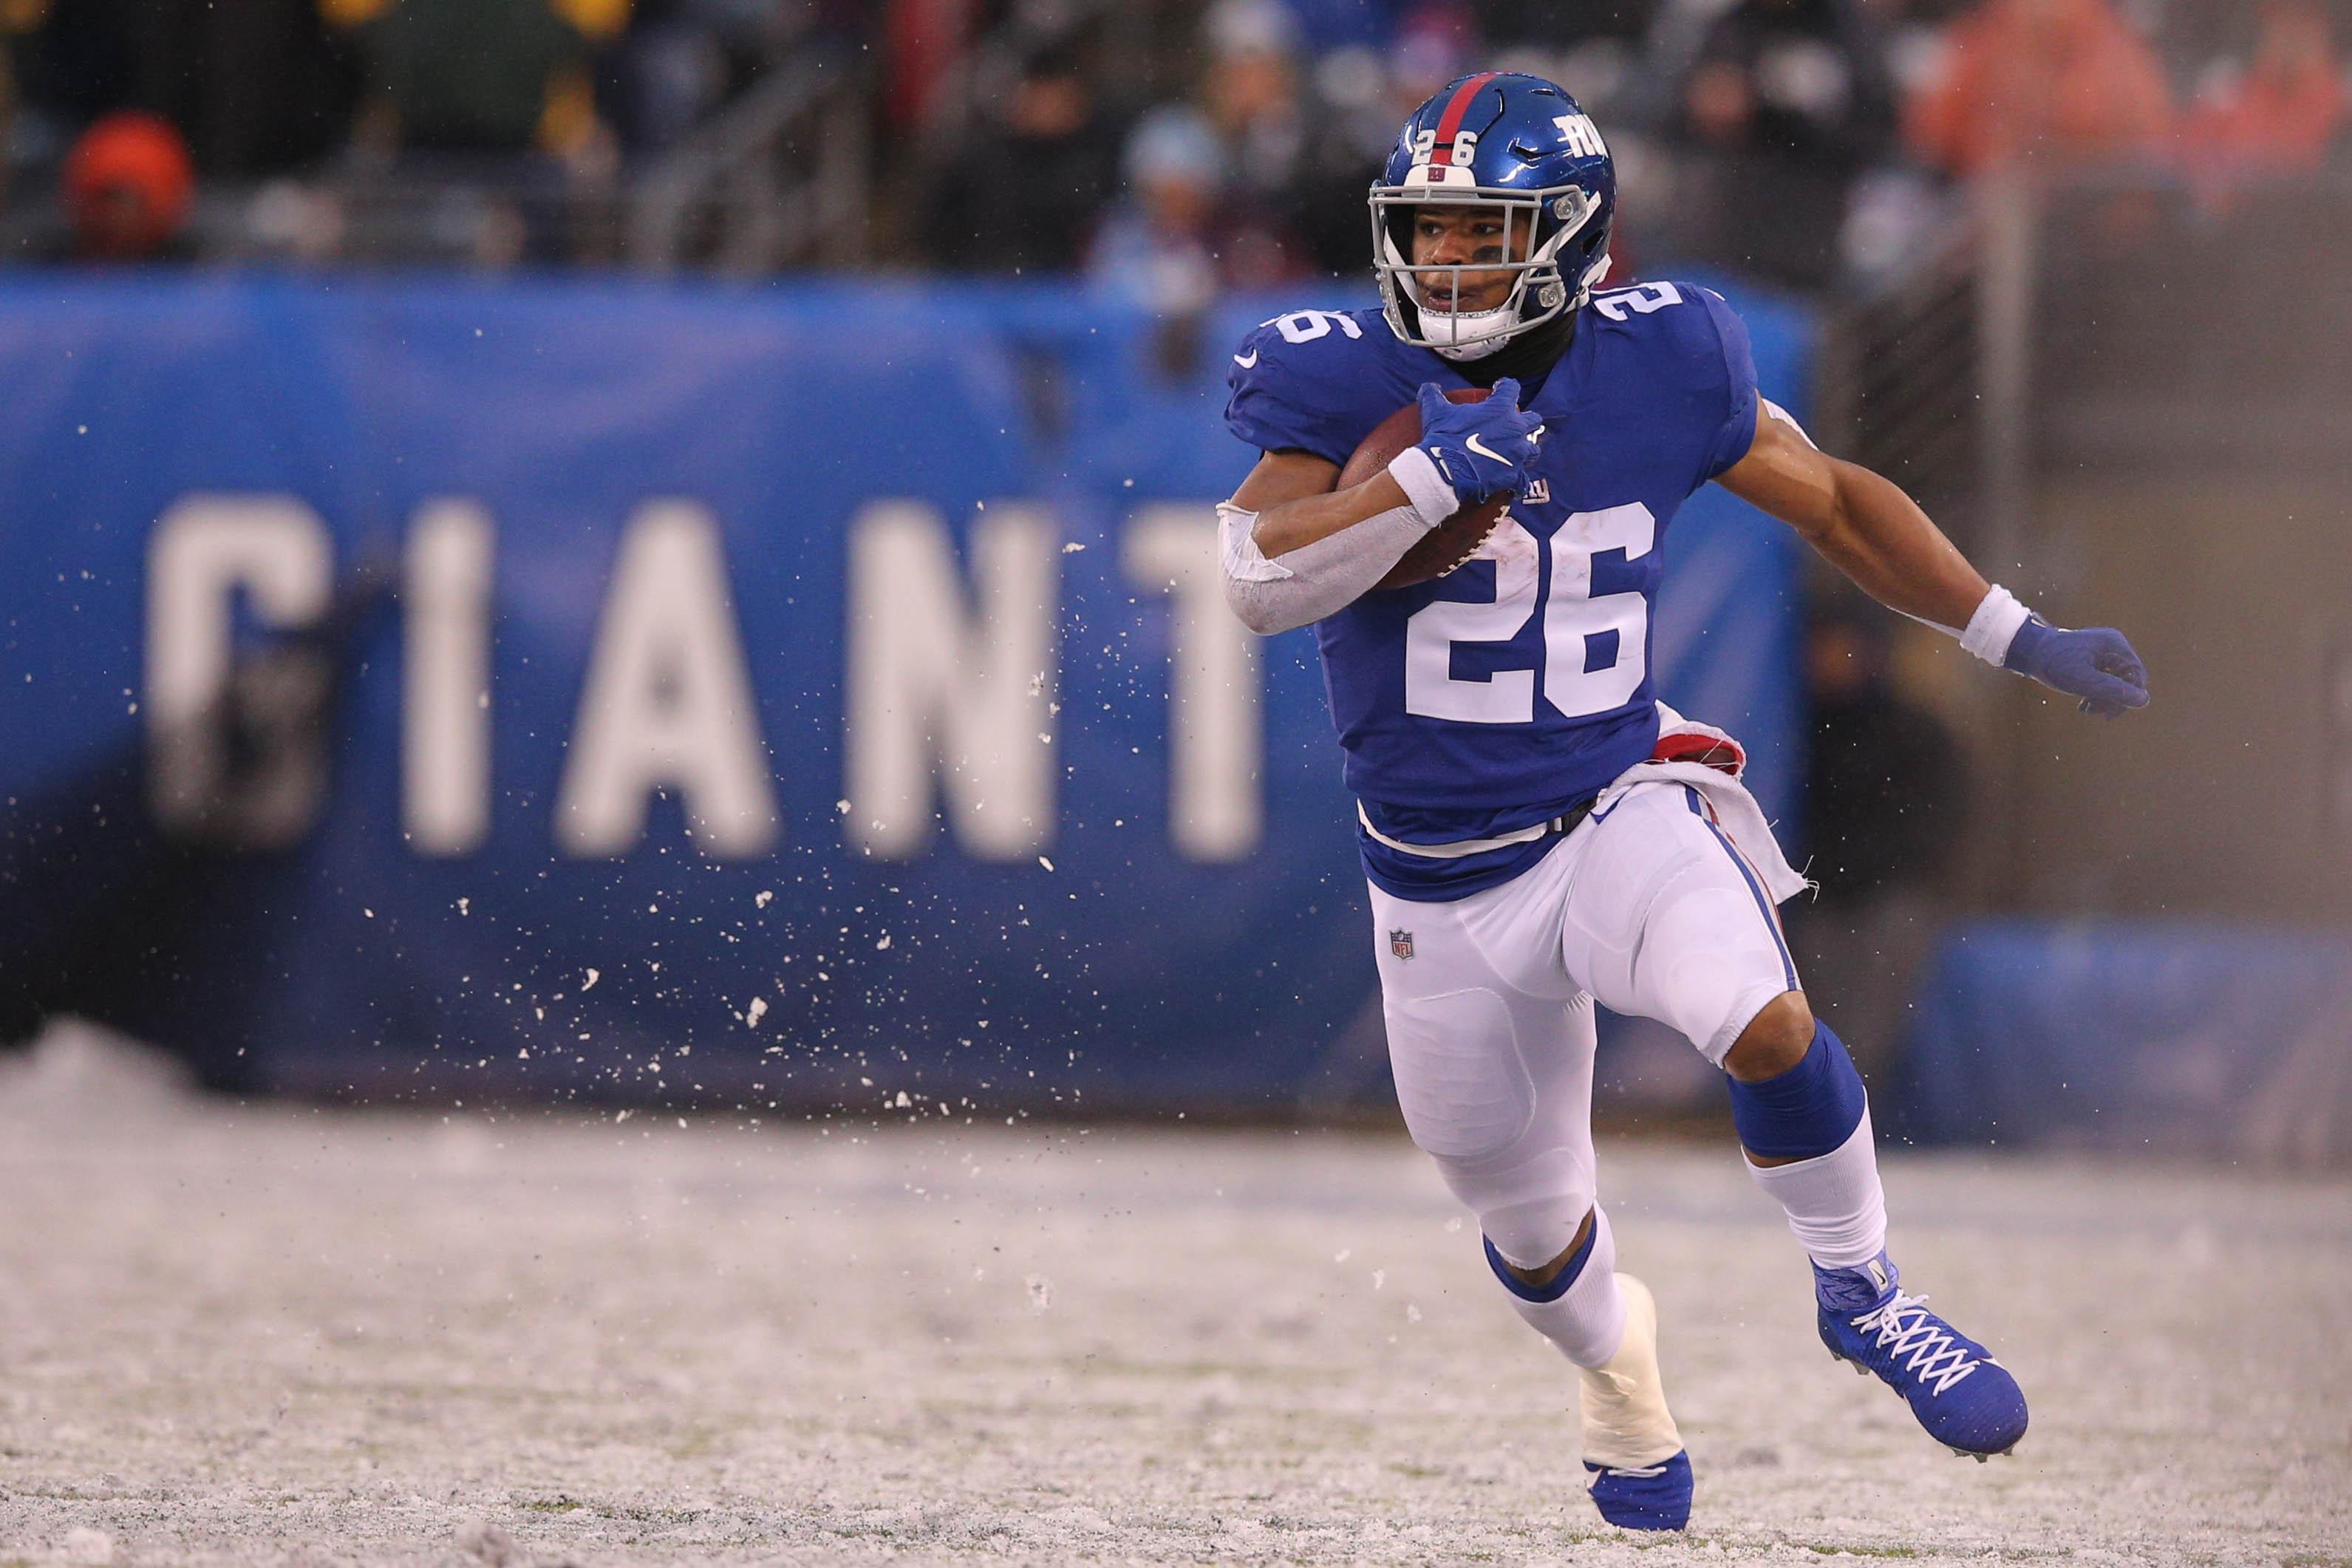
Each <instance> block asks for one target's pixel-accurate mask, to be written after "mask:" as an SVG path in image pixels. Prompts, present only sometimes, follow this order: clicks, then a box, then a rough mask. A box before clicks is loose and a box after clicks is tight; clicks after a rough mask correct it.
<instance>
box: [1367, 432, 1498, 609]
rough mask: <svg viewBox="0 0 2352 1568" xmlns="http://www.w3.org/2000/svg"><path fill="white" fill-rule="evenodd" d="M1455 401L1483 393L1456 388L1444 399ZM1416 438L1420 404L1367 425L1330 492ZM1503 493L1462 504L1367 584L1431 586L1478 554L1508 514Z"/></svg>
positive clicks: (1372, 469)
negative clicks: (1369, 430) (1384, 573)
mask: <svg viewBox="0 0 2352 1568" xmlns="http://www.w3.org/2000/svg"><path fill="white" fill-rule="evenodd" d="M1446 397H1447V399H1448V400H1450V401H1452V402H1454V403H1484V402H1486V388H1484V387H1479V386H1457V387H1455V388H1454V389H1453V390H1452V391H1451V392H1448V393H1447V394H1446ZM1420 439H1421V405H1420V404H1418V403H1408V404H1406V405H1404V406H1403V407H1402V408H1400V409H1398V410H1397V411H1396V412H1395V413H1394V414H1391V415H1390V416H1388V417H1387V418H1385V419H1383V420H1381V422H1380V423H1379V424H1378V425H1375V426H1372V433H1371V434H1370V435H1369V436H1367V437H1364V439H1363V441H1362V443H1361V444H1360V445H1359V446H1358V447H1356V450H1355V453H1354V455H1353V456H1351V457H1349V459H1348V466H1347V467H1346V468H1342V469H1340V470H1339V483H1338V484H1337V485H1336V486H1334V487H1333V488H1334V489H1343V490H1344V489H1347V488H1348V487H1349V486H1350V485H1360V484H1362V483H1363V482H1364V481H1365V480H1366V479H1370V478H1371V477H1372V476H1373V475H1374V474H1377V473H1379V472H1380V471H1381V469H1382V468H1387V467H1388V466H1389V464H1390V462H1391V460H1393V459H1394V458H1395V457H1396V455H1397V454H1398V453H1399V452H1402V451H1403V450H1404V449H1405V448H1406V447H1410V446H1412V444H1413V443H1414V442H1415V441H1418V440H1420ZM1510 505H1511V498H1510V497H1509V496H1508V495H1497V496H1489V497H1487V498H1486V500H1482V501H1480V502H1479V503H1478V504H1477V505H1476V506H1465V507H1464V508H1463V509H1462V510H1460V511H1457V512H1455V513H1454V515H1453V516H1452V517H1449V518H1447V519H1446V520H1445V521H1444V522H1441V523H1439V524H1438V525H1437V526H1436V527H1435V528H1433V529H1431V530H1430V531H1429V532H1428V533H1427V534H1426V535H1424V536H1423V538H1422V540H1421V541H1420V542H1418V543H1417V544H1415V545H1414V546H1413V547H1412V549H1410V550H1408V551H1406V552H1404V559H1403V560H1402V561H1399V562H1398V563H1396V564H1395V565H1393V566H1391V567H1390V568H1389V572H1388V575H1387V576H1385V577H1383V578H1381V580H1380V581H1379V582H1377V583H1375V584H1372V586H1373V588H1374V589H1375V590H1378V589H1381V588H1410V587H1412V585H1413V584H1416V583H1429V582H1434V581H1435V580H1436V579H1438V578H1440V577H1443V576H1444V575H1445V574H1447V573H1448V572H1451V571H1453V570H1454V568H1455V567H1456V566H1459V565H1461V564H1462V563H1464V562H1465V561H1467V560H1469V559H1470V557H1472V556H1473V555H1475V554H1477V553H1478V547H1479V546H1480V545H1482V544H1484V543H1486V536H1487V535H1488V534H1490V533H1492V532H1494V531H1495V525H1496V523H1499V522H1501V521H1503V514H1504V512H1506V511H1507V510H1510Z"/></svg>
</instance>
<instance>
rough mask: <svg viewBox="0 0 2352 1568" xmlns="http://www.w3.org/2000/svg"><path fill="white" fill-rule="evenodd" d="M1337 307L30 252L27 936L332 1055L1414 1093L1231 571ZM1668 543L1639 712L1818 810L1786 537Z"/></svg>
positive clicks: (1340, 834)
mask: <svg viewBox="0 0 2352 1568" xmlns="http://www.w3.org/2000/svg"><path fill="white" fill-rule="evenodd" d="M1307 293H1309V294H1312V295H1316V296H1318V297H1316V298H1308V299H1297V298H1288V299H1283V300H1242V301H1233V302H1230V303H1229V304H1227V305H1225V306H1223V307H1221V308H1220V309H1219V310H1217V311H1216V312H1214V313H1213V316H1212V318H1211V319H1210V320H1208V321H1205V322H1202V323H1199V324H1197V325H1196V326H1192V325H1188V324H1186V323H1171V322H1163V321H1155V320H1154V319H1152V318H1151V317H1150V316H1148V315H1145V314H1140V313H1139V312H1137V311H1136V310H1133V309H1132V308H1131V307H1129V306H1127V305H1124V304H1121V303H1117V302H1112V301H1108V300H1100V299H1097V298H1093V297H1090V296H1089V295H1087V294H1086V293H1085V292H1083V291H1080V290H1078V289H1074V288H1068V287H1062V286H1047V285H1035V286H1013V285H1006V286H989V285H978V284H972V285H957V286H941V285H938V284H924V285H915V284H908V285H904V286H899V285H890V284H875V283H855V284H853V283H847V282H842V283H834V282H823V281H814V282H813V281H804V280H796V281H793V282H790V283H780V284H772V285H757V286H748V285H747V286H727V285H717V284H693V285H672V284H664V283H649V282H644V281H635V280H632V281H596V280H585V281H583V280H574V279H564V280H554V279H518V280H505V281H496V282H485V281H478V280H472V279H457V278H404V279H350V278H337V279H298V278H293V277H277V276H236V275H227V276H205V275H195V276H169V277H167V276H163V275H148V276H126V277H121V278H112V279H92V278H78V277H73V276H69V275H66V274H43V273H37V272H18V273H14V274H0V387H5V389H6V391H5V399H0V645H4V651H0V677H5V679H0V737H5V741H0V803H5V805H0V809H5V846H0V955H5V957H6V958H7V960H8V961H9V967H11V968H13V969H14V971H15V972H16V976H17V986H18V990H19V991H20V992H42V991H44V988H47V994H46V998H45V1005H67V1006H70V1007H72V1008H73V1009H74V1010H78V1011H82V1012H88V1013H92V1014H95V1015H96V1016H100V1017H102V1018H105V1019H107V1020H108V1021H110V1022H113V1023H116V1024H119V1025H121V1026H123V1027H126V1028H129V1029H131V1030H133V1031H135V1032H137V1033H139V1034H141V1035H142V1036H145V1037H150V1038H152V1039H155V1040H158V1041H159V1042H161V1043H163V1044H166V1045H170V1046H173V1047H175V1048H178V1049H180V1050H183V1051H184V1052H186V1053H188V1054H189V1055H190V1056H191V1057H192V1058H194V1059H195V1060H196V1061H198V1062H199V1063H200V1064H201V1065H203V1067H204V1068H205V1071H206V1073H207V1075H208V1076H209V1077H210V1078H212V1079H213V1080H214V1081H215V1082H220V1083H224V1084H233V1085H236V1086H240V1087H246V1088H252V1089H281V1090H288V1091H293V1092H299V1093H306V1094H318V1095H332V1096H347V1097H353V1098H361V1099H368V1100H393V1099H400V1098H406V1097H446V1096H449V1095H453V1094H454V1095H458V1096H467V1095H473V1094H479V1095H482V1096H485V1097H488V1096H499V1097H539V1098H558V1099H562V1098H580V1099H602V1100H711V1101H725V1102H729V1103H756V1104H758V1105H761V1106H765V1105H767V1104H770V1103H772V1104H774V1105H776V1106H777V1107H779V1108H809V1107H814V1106H821V1105H823V1106H829V1105H835V1104H843V1103H846V1104H850V1105H853V1106H880V1107H888V1108H891V1109H893V1110H898V1111H901V1112H904V1113H908V1114H929V1115H952V1116H957V1117H961V1116H964V1115H972V1114H983V1113H986V1114H996V1115H1002V1114H1004V1113H1005V1112H1006V1110H1007V1108H1033V1107H1037V1106H1052V1105H1055V1104H1056V1103H1059V1104H1060V1105H1062V1106H1064V1107H1066V1108H1067V1109H1071V1110H1080V1111H1084V1110H1091V1109H1093V1108H1097V1107H1100V1108H1102V1109H1104V1110H1141V1111H1163V1110H1177V1109H1184V1108H1188V1107H1191V1108H1197V1109H1199V1110H1202V1111H1204V1112H1206V1111H1211V1110H1222V1111H1229V1112H1230V1111H1252V1110H1258V1111H1264V1110H1292V1109H1295V1108H1296V1107H1297V1105H1298V1104H1300V1103H1301V1102H1302V1101H1309V1102H1311V1101H1313V1100H1316V1099H1317V1098H1318V1096H1323V1097H1328V1098H1330V1099H1333V1100H1349V1099H1353V1098H1357V1097H1360V1096H1364V1095H1367V1094H1376V1093H1378V1092H1380V1091H1381V1078H1380V1073H1381V1068H1380V1065H1379V1024H1378V1007H1377V1001H1376V988H1375V981H1374V973H1373V963H1372V955H1373V952H1374V951H1375V943H1376V942H1380V941H1384V940H1387V938H1386V936H1385V933H1381V932H1375V931H1372V929H1371V927H1370V920H1369V916H1368V914H1367V910H1366V905H1365V900H1364V897H1363V883H1362V879H1361V877H1360V873H1359V871H1358V868H1357V864H1356V858H1355V850H1354V841H1353V831H1352V826H1351V823H1352V812H1351V809H1350V803H1349V800H1348V798H1347V796H1346V795H1345V794H1344V793H1343V791H1342V790H1341V787H1340V784H1339V753H1338V750H1337V747H1336V744H1335V743H1334V742H1333V739H1332V737H1331V734H1330V730H1329V725H1328V719H1327V718H1326V715H1325V711H1324V705H1323V693H1322V687H1321V677H1320V674H1319V672H1318V668H1317V666H1316V660H1315V653H1314V647H1313V644H1312V640H1311V638H1310V637H1309V636H1308V635H1307V633H1304V632H1300V633H1292V634H1287V635H1286V636H1283V637H1276V638H1273V639H1271V640H1267V641H1265V642H1261V641H1259V640H1258V639H1256V638H1255V637H1252V636H1250V635H1249V634H1248V633H1247V632H1245V631H1244V629H1243V628H1242V627H1241V626H1239V625H1238V624H1237V623H1236V622H1235V621H1234V619H1233V617H1232V616H1231V615H1230V614H1229V613H1228V612H1227V611H1226V609H1225V607H1224V605H1223V600H1222V597H1221V595H1220V592H1219V588H1218V584H1217V581H1216V576H1215V563H1214V546H1213V534H1214V527H1215V517H1214V513H1213V505H1214V503H1215V502H1216V501H1217V500H1219V499H1221V498H1223V496H1225V495H1227V494H1229V493H1230V492H1231V490H1232V489H1233V487H1234V485H1235V484H1236V483H1237V482H1238V480H1239V479H1240V478H1241V476H1242V475H1243V473H1244V471H1245V470H1246V468H1247V467H1248V465H1249V462H1250V461H1251V459H1252V458H1253V456H1254V455H1253V454H1252V453H1250V452H1248V451H1246V450H1244V448H1243V447H1241V446H1240V444H1239V443H1237V442H1236V441H1234V439H1233V438H1232V437H1230V436H1229V435H1227V434H1226V433H1225V431H1224V429H1223V426H1222V424H1221V422H1220V420H1219V417H1218V415H1219V409H1220V407H1221V404H1222V372H1223V360H1224V356H1225V353H1226V351H1227V348H1228V347H1229V346H1230V345H1231V344H1232V343H1233V342H1238V341H1239V339H1240V337H1241V336H1242V335H1243V333H1244V331H1246V330H1247V329H1248V328H1249V327H1250V326H1252V325H1253V324H1255V322H1257V321H1261V320H1263V319H1265V318H1266V317H1268V316H1270V315H1273V314H1275V313H1276V311H1277V310H1284V309H1290V308H1296V307H1298V306H1301V305H1327V306H1347V305H1350V304H1353V303H1357V302H1360V301H1359V300H1356V299H1355V298H1354V297H1353V295H1352V293H1351V289H1350V288H1349V287H1342V286H1339V285H1328V286H1323V287H1322V288H1320V289H1308V290H1307ZM1733 294H1734V302H1735V304H1737V305H1738V306H1739V307H1740V308H1741V309H1742V310H1743V311H1744V313H1745V314H1746V316H1747V319H1748V323H1749V326H1750V329H1751V331H1752V334H1753V337H1754V340H1755V345H1756V357H1757V362H1758V368H1759V374H1760V377H1761V380H1762V383H1763V385H1764V388H1765V391H1766V392H1767V394H1768V395H1770V396H1772V397H1773V398H1774V399H1776V400H1777V401H1779V402H1780V403H1782V404H1783V405H1789V406H1791V407H1798V408H1801V405H1802V403H1803V392H1804V387H1805V379H1806V365H1805V359H1806V346H1807V342H1808V331H1809V329H1808V323H1807V322H1806V321H1805V319H1804V318H1803V317H1802V315H1801V313H1799V312H1797V311H1795V310H1792V309H1790V307H1788V306H1786V305H1782V304H1779V303H1777V302H1774V301H1772V300H1759V299H1749V298H1742V297H1740V296H1739V295H1738V293H1737V291H1736V290H1735V291H1733ZM1664 549H1665V550H1666V552H1667V556H1668V566H1667V573H1666V587H1665V590H1664V599H1663V602H1662V605H1661V608H1660V613H1659V616H1658V617H1657V622H1656V625H1655V626H1654V658H1655V661H1656V664H1657V668H1658V669H1659V671H1660V673H1661V676H1662V679H1663V689H1664V694H1665V695H1666V697H1667V699H1668V700H1670V701H1672V702H1674V703H1675V704H1676V705H1677V706H1678V707H1681V708H1682V709H1683V710H1685V711H1687V712H1689V713H1691V714H1693V715H1694V716H1696V717H1700V718H1704V719H1706V720H1708V721H1712V722H1715V723H1718V724H1721V725H1723V726H1725V727H1727V728H1728V729H1731V730H1733V731H1736V732H1738V734H1740V735H1741V736H1742V738H1743V739H1744V740H1745V741H1746V742H1748V747H1749V752H1750V755H1751V757H1752V758H1753V759H1754V763H1753V768H1752V773H1751V780H1752V782H1753V784H1755V786H1756V790H1757V794H1758V795H1759V797H1760V798H1761V799H1762V800H1763V801H1764V803H1765V805H1766V807H1767V809H1768V811H1769V812H1770V813H1771V814H1772V815H1774V816H1776V817H1777V818H1779V819H1780V822H1781V825H1782V826H1783V828H1784V829H1786V828H1789V827H1792V826H1794V816H1795V811H1796V806H1797V803H1796V801H1795V800H1794V799H1793V784H1794V776H1795V770H1796V764H1797V762H1798V756H1797V746H1798V721H1799V713H1798V707H1797V694H1796V686H1795V676H1794V666H1795V656H1796V650H1795V624H1796V623H1795V614H1796V604H1795V595H1796V581H1797V558H1796V547H1795V545H1794V544H1793V542H1792V541H1791V539H1790V536H1789V535H1788V534H1787V532H1786V531H1785V530H1781V529H1779V528H1777V527H1775V526H1773V525H1771V524H1769V523H1768V522H1767V521H1765V520H1763V519H1762V518H1761V517H1760V516H1759V515H1758V514H1757V513H1755V512H1753V511H1752V510H1748V508H1746V507H1744V506H1742V505H1741V504H1740V503H1738V502H1737V501H1736V500H1733V499H1732V498H1730V497H1729V496H1727V495H1726V494H1724V493H1722V492H1721V491H1719V490H1715V489H1709V490H1707V491H1706V492H1703V493H1702V494H1701V495H1699V496H1697V497H1695V498H1694V499H1693V500H1691V502H1690V503H1689V505H1688V506H1687V507H1686V508H1685V510H1684V511H1683V512H1682V514H1681V515H1680V516H1679V518H1678V519H1677V520H1676V521H1675V523H1674V525H1673V527H1672V528H1671V529H1670V530H1669V531H1668V533H1667V535H1666V539H1665V542H1664ZM0 981H5V976H0ZM60 998H62V1000H60ZM20 1001H21V998H20Z"/></svg>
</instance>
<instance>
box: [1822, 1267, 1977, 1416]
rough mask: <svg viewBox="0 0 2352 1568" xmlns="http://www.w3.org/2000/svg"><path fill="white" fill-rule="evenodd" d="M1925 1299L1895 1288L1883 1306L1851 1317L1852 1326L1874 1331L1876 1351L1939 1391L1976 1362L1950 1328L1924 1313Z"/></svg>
mask: <svg viewBox="0 0 2352 1568" xmlns="http://www.w3.org/2000/svg"><path fill="white" fill-rule="evenodd" d="M1926 1303H1927V1297H1925V1296H1906V1295H1905V1294H1904V1293H1903V1292H1902V1291H1900V1290H1897V1291H1896V1292H1895V1294H1894V1295H1893V1296H1891V1297H1889V1298H1888V1299H1887V1300H1886V1304H1885V1306H1883V1307H1874V1308H1872V1309H1871V1310H1869V1311H1867V1312H1864V1314H1863V1315H1862V1316H1860V1317H1859V1318H1856V1319H1854V1320H1853V1326H1854V1327H1855V1328H1857V1329H1860V1330H1861V1331H1863V1332H1864V1333H1874V1334H1876V1335H1877V1336H1878V1348H1879V1349H1880V1350H1883V1351H1885V1352H1889V1353H1890V1354H1891V1355H1892V1356H1893V1358H1894V1359H1895V1360H1896V1361H1898V1362H1901V1363H1903V1364H1904V1365H1906V1366H1907V1367H1909V1368H1910V1369H1911V1372H1912V1373H1913V1375H1915V1376H1916V1377H1917V1378H1918V1379H1919V1381H1920V1382H1922V1383H1925V1384H1928V1385H1930V1386H1931V1387H1933V1388H1934V1389H1935V1391H1936V1392H1937V1394H1942V1393H1943V1392H1944V1391H1945V1390H1947V1389H1948V1388H1950V1387H1951V1386H1952V1384H1956V1383H1958V1382H1959V1381H1960V1380H1961V1379H1962V1378H1964V1377H1966V1376H1968V1375H1969V1373H1972V1372H1974V1371H1976V1369H1977V1367H1978V1364H1979V1363H1978V1362H1977V1359H1976V1358H1975V1357H1974V1356H1972V1355H1970V1354H1969V1352H1967V1351H1965V1350H1963V1349H1962V1348H1961V1347H1960V1346H1959V1344H1958V1342H1956V1341H1955V1340H1954V1338H1953V1335H1952V1331H1950V1330H1949V1329H1947V1328H1945V1327H1944V1326H1943V1325H1942V1324H1941V1323H1938V1322H1937V1321H1936V1320H1935V1318H1934V1316H1933V1315H1932V1314H1931V1313H1929V1312H1928V1310H1927V1304H1926ZM1906 1314H1908V1315H1909V1321H1907V1322H1906V1321H1905V1320H1906Z"/></svg>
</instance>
